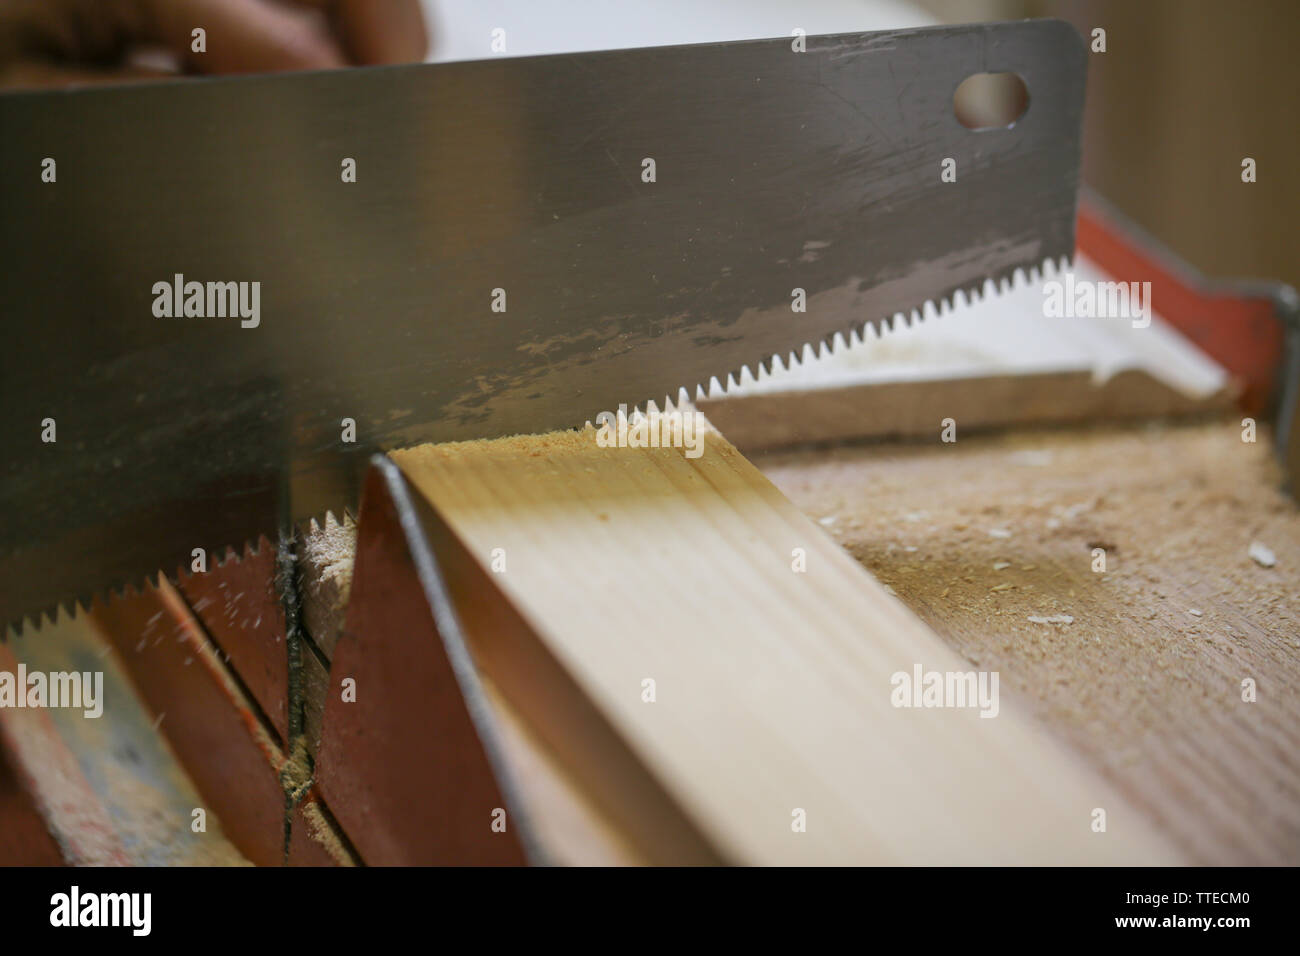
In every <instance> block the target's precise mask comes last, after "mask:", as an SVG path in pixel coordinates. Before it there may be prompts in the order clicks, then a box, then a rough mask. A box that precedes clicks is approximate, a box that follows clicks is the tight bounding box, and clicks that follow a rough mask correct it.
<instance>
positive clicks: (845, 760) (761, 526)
mask: <svg viewBox="0 0 1300 956" xmlns="http://www.w3.org/2000/svg"><path fill="white" fill-rule="evenodd" d="M704 449H705V450H704V454H703V455H702V456H701V457H699V458H697V459H690V458H687V457H685V456H684V455H683V453H682V451H680V450H678V449H673V448H663V449H626V448H600V447H598V446H597V444H596V442H595V440H594V432H592V431H591V430H587V431H584V432H577V433H562V434H559V433H557V434H552V435H546V436H534V437H527V438H516V439H505V440H498V441H492V442H469V443H457V444H449V445H437V446H422V447H420V448H416V449H410V450H407V451H403V452H396V453H394V455H393V457H394V459H395V460H396V461H397V462H398V464H399V465H400V466H401V467H402V469H403V471H404V473H405V474H406V475H407V477H408V479H409V480H410V481H411V482H412V484H413V485H414V486H415V487H416V488H417V489H418V490H419V491H420V492H421V493H422V494H423V495H424V496H425V497H426V498H427V499H428V500H429V502H430V503H431V504H432V505H433V507H434V508H435V509H436V510H437V511H438V513H439V514H440V515H441V516H442V517H444V518H445V519H446V521H447V522H448V524H449V525H450V527H451V528H452V529H453V530H454V531H455V533H456V534H457V535H458V536H459V538H460V539H461V540H462V541H463V542H464V543H465V546H466V548H467V549H468V550H469V552H470V553H471V554H472V555H474V556H475V558H476V559H477V560H478V561H479V562H481V564H482V566H483V567H484V568H490V567H491V566H492V562H493V557H494V552H495V554H496V556H497V558H498V559H499V558H501V557H504V559H505V562H506V569H505V571H504V572H503V573H495V574H494V577H495V579H496V581H497V582H498V584H499V586H500V588H501V589H502V590H503V591H504V592H505V593H506V594H507V595H509V597H510V598H511V600H512V601H513V603H514V604H515V606H516V607H517V608H518V609H519V611H520V613H521V614H522V615H523V616H524V618H525V619H526V620H527V621H528V622H529V624H530V625H531V626H532V628H533V629H534V630H535V631H536V633H537V634H538V635H540V636H541V638H542V640H543V642H544V644H545V648H546V649H547V651H548V652H549V653H550V654H551V655H552V656H553V659H554V661H555V662H556V663H557V664H558V665H559V667H560V668H561V669H562V670H563V671H564V673H565V674H566V675H567V676H568V677H569V678H570V679H571V680H572V682H573V685H575V686H576V687H577V688H579V689H580V691H581V693H583V694H584V695H585V696H586V697H587V698H588V700H589V701H590V702H591V704H592V705H593V706H594V707H595V708H596V710H597V711H598V713H599V714H600V715H601V716H602V717H603V718H604V719H605V720H608V721H609V722H610V723H611V724H612V725H613V726H614V727H615V728H616V729H617V731H618V732H619V734H620V736H621V738H622V740H623V741H624V742H625V743H626V746H627V748H628V750H629V751H630V753H631V754H632V755H633V756H634V757H635V759H636V760H637V761H639V762H640V763H641V764H642V765H644V766H645V767H646V768H647V769H648V770H649V772H650V773H652V774H653V776H654V777H655V779H656V780H658V781H659V782H660V783H661V784H662V785H663V786H664V787H665V788H666V790H667V791H668V792H669V793H670V794H671V796H672V798H673V799H674V800H676V801H677V802H678V804H679V805H680V807H681V808H682V810H683V812H684V813H685V814H686V816H687V817H688V818H689V819H690V820H692V821H693V822H694V823H695V824H696V825H697V826H698V827H699V828H700V831H701V832H702V833H704V834H705V835H706V836H707V838H708V839H709V840H710V842H711V844H712V845H713V846H714V848H715V849H716V850H717V852H718V853H719V854H720V855H721V856H722V857H723V858H724V859H727V860H730V861H735V862H742V863H760V864H768V863H1034V862H1038V863H1066V862H1073V863H1085V864H1100V863H1116V862H1130V863H1166V862H1174V861H1177V860H1178V859H1179V856H1178V854H1177V853H1176V852H1174V851H1173V850H1172V849H1171V848H1170V847H1169V846H1168V845H1167V844H1166V843H1165V842H1164V841H1163V840H1162V839H1161V838H1160V837H1159V836H1158V835H1157V834H1155V833H1154V832H1153V830H1152V828H1151V826H1150V823H1149V821H1148V820H1147V819H1146V818H1144V817H1143V816H1141V815H1140V814H1138V813H1137V812H1136V811H1134V810H1133V809H1132V808H1131V807H1129V806H1128V805H1127V804H1126V803H1125V802H1124V800H1123V799H1122V798H1121V797H1120V796H1119V795H1118V794H1117V793H1116V792H1115V791H1114V790H1113V789H1111V788H1110V787H1109V786H1108V785H1107V784H1106V783H1105V782H1104V781H1102V780H1101V779H1100V778H1099V777H1098V776H1096V775H1094V774H1093V773H1091V772H1090V771H1088V770H1087V769H1086V768H1085V767H1084V766H1083V765H1082V763H1081V762H1080V761H1078V760H1077V759H1075V758H1073V757H1072V756H1071V755H1070V754H1068V752H1067V751H1066V750H1065V749H1064V748H1062V747H1061V746H1060V745H1059V744H1058V743H1056V742H1054V741H1053V740H1051V739H1050V738H1049V737H1047V736H1046V735H1045V734H1043V733H1042V732H1040V731H1039V730H1038V729H1037V728H1036V727H1035V726H1034V725H1033V724H1032V723H1031V722H1029V721H1028V720H1026V719H1025V717H1024V715H1023V714H1021V713H1019V712H1017V710H1016V708H1015V707H1013V706H1011V705H1009V703H1008V702H1007V701H1005V700H1003V701H1002V703H1001V710H1000V712H999V714H998V716H997V717H996V718H995V719H991V720H986V719H981V718H980V717H979V715H978V713H977V712H976V711H975V710H974V709H971V708H948V709H940V708H933V709H911V708H897V707H894V706H893V705H892V704H891V690H892V689H893V688H892V686H891V676H892V675H893V674H895V673H896V672H900V671H901V672H907V673H911V672H912V669H913V666H914V665H915V664H920V665H921V666H923V667H924V669H925V670H927V671H931V670H936V671H968V670H970V665H969V664H968V663H967V662H966V661H964V660H962V659H961V658H960V657H959V656H957V655H956V654H954V653H953V652H952V650H951V649H950V648H948V647H947V646H946V645H945V644H944V643H943V642H942V641H941V640H939V639H938V638H937V637H936V636H935V635H934V634H933V633H932V632H931V631H930V629H929V628H928V627H926V626H925V625H924V624H922V623H921V622H920V621H919V620H918V619H917V618H916V617H915V616H914V615H913V614H912V613H910V612H909V611H908V610H907V609H906V608H905V607H904V606H903V605H902V604H901V603H900V602H898V601H897V600H896V599H895V598H893V597H891V596H890V595H889V594H888V593H887V592H886V591H885V589H884V588H883V587H882V586H881V585H880V584H879V583H878V582H877V581H876V580H875V579H873V578H872V577H871V576H870V575H869V574H867V573H866V572H865V571H864V570H863V569H862V568H861V566H859V565H858V564H857V563H856V562H855V561H853V559H852V558H851V557H849V556H848V555H847V554H845V553H844V552H843V551H842V550H841V549H840V548H839V547H838V546H837V545H836V544H835V543H834V542H833V541H832V540H831V539H830V538H829V537H828V536H827V535H826V534H825V533H824V532H823V531H822V530H821V529H819V528H818V527H816V526H815V525H813V524H812V523H811V522H810V521H809V520H808V519H807V518H806V517H805V516H804V515H802V514H801V513H800V512H799V511H798V510H797V509H796V508H795V507H794V506H793V505H792V504H791V503H790V502H789V501H788V500H786V499H785V498H784V497H783V496H782V495H781V493H780V492H778V491H777V490H776V489H775V488H774V487H773V486H772V485H771V484H770V483H769V482H768V481H767V480H766V479H765V478H764V477H763V476H762V475H761V474H760V473H759V472H758V471H757V470H756V469H755V468H754V467H753V466H752V465H751V464H750V463H749V462H748V461H746V460H745V459H744V458H743V457H742V456H741V455H740V454H739V453H738V452H736V450H735V449H734V448H733V447H732V446H731V445H729V444H728V443H727V442H726V441H725V439H723V438H722V437H721V435H719V434H718V433H717V432H716V431H713V430H711V429H709V430H707V431H706V433H705V443H704ZM496 549H500V550H499V551H498V550H496ZM795 549H802V551H803V553H804V554H805V556H806V567H807V570H806V572H804V573H798V572H796V571H795V570H793V568H792V559H793V558H792V555H793V554H794V552H795ZM479 663H480V666H484V664H483V661H482V660H480V662H479ZM484 669H485V671H487V674H488V677H489V678H492V679H494V680H495V675H494V674H493V673H492V671H491V669H490V668H488V667H486V666H484ZM645 679H653V680H654V681H655V682H656V683H655V687H656V700H655V702H654V703H647V702H645V701H644V700H643V696H642V695H643V687H644V685H643V681H644V680H645ZM498 686H499V687H501V689H502V691H503V692H504V691H505V687H504V686H501V685H500V683H499V682H498ZM557 693H558V691H557ZM539 696H542V695H541V694H539ZM512 703H513V704H515V705H516V706H518V702H517V701H512ZM521 714H522V716H523V717H524V718H525V719H527V720H529V721H532V720H533V719H535V717H536V716H537V715H536V714H535V713H532V712H528V711H527V710H525V709H523V708H521ZM1097 807H1102V808H1105V809H1106V810H1107V815H1108V831H1107V832H1105V833H1095V832H1093V831H1092V830H1091V828H1090V823H1091V820H1092V817H1091V814H1092V811H1093V809H1094V808H1097ZM800 809H801V810H803V811H805V812H806V815H807V828H806V832H795V831H794V829H793V827H792V820H793V814H794V811H796V810H800Z"/></svg>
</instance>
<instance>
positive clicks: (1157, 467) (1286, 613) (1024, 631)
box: [755, 420, 1300, 863]
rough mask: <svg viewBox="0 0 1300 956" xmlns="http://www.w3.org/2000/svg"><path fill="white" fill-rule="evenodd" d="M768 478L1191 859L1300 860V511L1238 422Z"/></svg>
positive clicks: (1265, 443)
mask: <svg viewBox="0 0 1300 956" xmlns="http://www.w3.org/2000/svg"><path fill="white" fill-rule="evenodd" d="M755 464H757V465H758V466H759V467H760V468H761V469H762V470H763V471H764V472H765V473H766V474H767V475H768V477H769V478H771V479H772V481H773V482H774V483H775V484H776V485H777V486H778V487H779V488H781V490H782V491H783V492H785V494H786V495H788V496H789V497H790V498H791V499H792V500H793V501H794V502H795V503H796V504H797V505H799V506H800V507H801V508H802V509H803V510H804V512H805V513H807V514H809V515H816V516H837V517H838V518H839V519H840V520H838V521H836V522H835V523H834V524H832V525H831V526H830V527H829V528H828V531H829V532H830V533H831V534H832V535H833V536H834V537H835V538H836V539H837V540H838V541H839V542H840V543H841V544H842V545H843V546H844V547H845V548H846V549H847V550H848V551H849V552H850V553H851V554H852V555H853V556H854V557H855V558H857V559H858V560H859V561H860V562H861V563H862V564H863V565H864V566H866V567H867V568H868V569H869V570H870V571H871V572H872V573H873V574H874V575H875V576H876V577H877V578H879V579H880V580H881V581H882V582H883V583H885V584H886V585H888V586H889V587H891V588H892V589H893V590H894V591H895V593H897V594H898V595H899V597H900V598H902V599H903V600H904V601H905V602H906V603H907V604H908V605H909V606H911V608H912V609H913V610H914V611H915V612H916V613H917V614H919V615H920V616H921V617H922V618H923V619H924V620H925V621H926V622H927V623H928V624H930V626H931V627H932V628H933V629H934V630H935V631H936V632H937V633H938V634H939V635H940V636H942V637H943V638H945V639H946V640H947V641H948V642H949V643H950V644H951V645H952V646H953V647H954V648H955V649H956V650H957V651H958V652H959V653H961V654H962V655H963V656H965V657H966V658H967V659H969V660H970V661H971V662H972V663H974V664H976V665H978V666H979V667H981V668H983V669H989V670H998V671H999V672H1000V673H1001V676H1002V686H1003V688H1004V692H1005V693H1011V694H1015V695H1016V696H1018V697H1020V698H1021V699H1022V702H1025V703H1027V704H1028V705H1029V706H1030V707H1032V709H1033V710H1034V711H1035V712H1036V713H1037V714H1038V716H1039V717H1040V718H1041V719H1042V720H1043V721H1044V722H1045V723H1046V724H1047V725H1048V726H1049V727H1051V728H1052V729H1053V730H1054V731H1055V732H1056V733H1057V734H1059V735H1060V736H1062V737H1064V738H1065V739H1066V740H1068V741H1069V743H1070V744H1071V745H1072V746H1074V747H1076V748H1078V749H1079V750H1080V751H1081V752H1082V753H1083V754H1084V755H1085V756H1086V758H1087V759H1089V760H1090V761H1091V762H1092V763H1093V764H1094V765H1096V766H1098V767H1099V768H1100V769H1101V770H1102V772H1103V773H1105V774H1106V775H1107V776H1108V777H1109V778H1110V779H1111V780H1112V781H1114V782H1115V783H1116V784H1117V785H1119V786H1120V787H1121V789H1123V790H1124V791H1125V792H1126V793H1128V794H1129V795H1130V797H1132V798H1133V799H1134V800H1135V802H1137V803H1138V804H1139V805H1141V806H1142V807H1143V809H1144V810H1145V811H1146V812H1147V813H1148V814H1149V815H1150V816H1151V817H1153V818H1154V819H1156V820H1157V821H1158V822H1160V823H1161V824H1163V825H1164V827H1165V828H1166V829H1167V831H1168V832H1170V834H1171V835H1172V836H1174V837H1175V839H1177V840H1178V842H1179V843H1180V844H1181V845H1182V846H1183V847H1184V849H1186V850H1187V851H1188V852H1189V853H1190V854H1192V855H1193V857H1194V858H1198V859H1201V860H1204V861H1205V862H1210V863H1257V862H1271V863H1296V862H1300V701H1298V699H1297V690H1300V512H1298V511H1297V508H1296V506H1295V504H1294V503H1292V502H1291V501H1290V500H1289V499H1287V498H1286V497H1285V496H1284V495H1283V494H1282V493H1281V492H1280V491H1279V490H1278V488H1279V485H1280V475H1279V472H1278V469H1277V467H1276V465H1275V463H1274V462H1273V460H1272V457H1271V453H1270V445H1269V438H1268V437H1267V436H1265V435H1263V434H1261V435H1260V437H1259V442H1258V443H1256V444H1247V443H1243V442H1242V441H1241V431H1240V425H1239V422H1236V421H1233V420H1229V421H1222V422H1220V421H1216V422H1211V423H1199V424H1195V425H1191V426H1182V427H1174V426H1153V427H1139V428H1107V429H1095V430H1086V431H1056V432H1049V431H1042V432H1031V433H1025V434H1019V435H1006V436H1000V437H987V438H966V439H962V440H961V441H960V442H959V443H957V444H954V445H945V446H942V447H935V446H921V445H912V446H899V445H873V446H861V447H841V448H836V449H831V450H816V451H804V452H794V453H784V454H769V455H765V456H760V457H758V458H756V459H755ZM916 514H925V515H926V516H927V517H926V518H925V520H923V521H919V522H918V521H915V520H910V516H913V515H916ZM990 529H993V530H996V531H998V532H1005V534H996V535H994V534H992V533H991V530H990ZM1252 541H1267V542H1269V547H1270V550H1271V552H1272V554H1271V556H1272V557H1273V558H1274V559H1275V564H1274V565H1273V566H1270V567H1267V568H1266V567H1264V566H1262V564H1261V563H1260V562H1258V558H1256V557H1255V556H1254V553H1253V552H1251V550H1250V545H1251V542H1252ZM1096 549H1102V551H1104V559H1105V571H1099V570H1098V571H1094V566H1095V565H1096V562H1097V561H1098V557H1099V552H1098V551H1097V550H1096ZM1256 550H1257V549H1256ZM1096 566H1099V565H1096ZM1188 608H1195V609H1196V610H1197V611H1199V612H1200V613H1199V614H1197V615H1193V614H1189V613H1188V611H1187V609H1188ZM1066 618H1069V623H1068V625H1067V624H1066V623H1065V619H1066ZM1040 622H1044V623H1040ZM1045 622H1053V623H1051V624H1045ZM1056 622H1059V623H1056ZM1247 678H1249V679H1252V680H1254V681H1255V682H1256V683H1257V687H1258V695H1259V697H1258V700H1257V701H1256V702H1254V703H1246V702H1244V701H1243V699H1242V696H1243V687H1242V682H1243V680H1245V679H1247Z"/></svg>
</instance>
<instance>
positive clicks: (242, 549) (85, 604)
mask: <svg viewBox="0 0 1300 956" xmlns="http://www.w3.org/2000/svg"><path fill="white" fill-rule="evenodd" d="M339 513H340V514H342V515H343V518H342V520H340V519H339V518H338V517H337V516H336V515H335V513H334V511H333V510H326V511H324V512H323V513H321V514H320V515H315V516H312V517H310V518H307V519H304V520H302V521H299V522H296V523H295V524H294V525H293V530H294V532H295V533H296V535H297V536H302V535H304V534H306V533H307V532H309V531H311V530H314V529H321V528H331V527H343V526H347V525H355V524H356V518H355V517H354V516H353V514H352V512H351V510H349V509H347V508H343V509H340V512H339ZM275 547H276V544H275V543H274V542H273V541H272V540H271V539H270V538H269V537H267V536H266V535H264V534H261V535H258V536H257V537H256V538H254V539H253V540H252V541H245V542H244V543H243V544H242V545H240V546H238V547H236V546H235V545H230V544H227V545H224V546H218V547H212V548H207V549H205V550H206V551H207V553H208V560H209V562H210V564H209V571H211V570H214V569H216V568H224V567H227V566H228V565H229V564H230V563H231V562H235V563H236V564H241V563H243V562H244V561H246V560H248V559H250V558H252V557H255V556H258V555H260V554H261V553H262V551H263V549H264V548H271V549H274V548H275ZM198 573H203V572H195V571H191V570H190V568H189V565H188V564H181V565H180V566H178V567H177V568H176V570H175V571H174V572H173V573H171V574H168V575H165V576H166V577H167V579H168V580H169V581H172V582H173V583H177V584H179V583H180V582H181V581H183V580H188V579H190V578H193V577H195V576H196V574H198ZM163 577H164V574H163V572H162V571H161V570H155V571H150V572H148V573H146V574H145V575H144V576H143V577H142V579H141V580H140V581H138V582H136V581H130V580H125V581H123V580H117V581H111V582H109V584H108V585H106V586H105V587H104V588H102V589H100V590H98V591H93V592H90V593H87V594H78V595H76V596H75V597H73V598H70V599H69V600H67V601H60V602H58V603H57V604H54V605H52V606H51V607H47V608H41V609H40V610H37V611H33V612H31V613H29V614H25V615H23V616H22V617H21V618H19V619H18V620H16V621H7V622H4V624H3V625H0V642H7V641H8V639H9V637H10V635H13V636H15V637H21V636H23V635H24V634H31V633H36V634H39V633H40V632H41V631H42V630H43V629H44V628H45V627H46V626H54V625H56V624H58V622H59V620H60V615H65V614H66V615H68V616H69V617H76V616H77V615H80V614H90V613H93V612H94V611H95V609H96V608H100V607H106V606H108V605H109V604H111V603H112V602H114V601H120V600H125V599H128V598H132V597H139V596H140V595H142V594H144V593H145V592H146V591H150V590H157V589H158V587H160V586H161V583H162V578H163Z"/></svg>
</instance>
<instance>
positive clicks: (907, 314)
mask: <svg viewBox="0 0 1300 956" xmlns="http://www.w3.org/2000/svg"><path fill="white" fill-rule="evenodd" d="M1072 259H1073V257H1072V256H1070V255H1062V256H1060V257H1059V258H1053V257H1050V256H1049V257H1047V258H1045V259H1043V261H1042V262H1040V263H1036V264H1030V265H1017V266H1012V267H1011V268H1010V269H1007V270H1004V271H1003V272H1000V273H995V274H994V275H991V276H985V277H984V278H982V279H977V280H974V281H973V282H971V283H970V284H969V285H966V286H959V287H958V288H955V289H952V290H949V291H948V292H945V293H943V294H941V295H939V296H936V297H934V298H930V299H926V300H925V301H923V302H921V303H919V304H918V305H916V306H915V307H913V308H912V309H909V310H907V311H904V312H896V313H894V314H892V315H883V316H877V317H875V318H870V319H866V320H862V321H859V322H852V323H850V324H849V327H848V328H847V329H846V330H844V331H843V332H832V333H830V334H829V335H826V336H823V337H822V338H821V339H820V340H813V341H810V342H806V343H804V345H803V346H802V348H799V349H796V350H792V351H791V352H789V353H788V356H787V359H786V361H785V363H784V368H782V361H781V356H780V355H779V354H775V355H773V356H772V357H771V358H768V359H761V360H760V362H759V364H760V365H761V367H762V369H763V371H765V372H766V373H767V374H768V375H771V374H772V371H773V368H774V367H775V368H776V369H777V370H778V371H791V370H793V369H796V368H798V367H800V365H802V364H803V363H805V362H809V361H816V360H817V359H819V358H824V357H825V356H826V355H828V354H831V355H833V354H835V353H836V351H837V350H838V348H841V347H856V346H859V345H862V344H863V343H864V342H866V341H868V340H872V339H881V338H884V337H885V336H886V335H888V334H890V333H891V332H898V331H901V330H903V329H908V328H915V327H916V326H918V325H925V324H927V323H928V322H930V321H931V320H932V319H938V318H942V317H946V316H947V315H949V314H950V313H953V312H956V311H957V310H958V307H959V306H967V305H974V304H975V303H977V302H981V301H985V300H987V299H989V298H990V297H991V296H993V295H1006V294H1007V293H1009V292H1011V291H1013V290H1015V289H1018V288H1021V287H1023V286H1026V285H1036V284H1038V283H1041V282H1043V281H1045V280H1047V279H1050V278H1053V277H1055V276H1057V275H1060V274H1061V273H1063V272H1066V271H1068V270H1069V268H1070V265H1071V262H1072ZM742 368H747V366H743V367H742ZM738 379H739V380H742V381H743V376H740V375H737V374H736V373H732V374H729V375H727V376H726V379H725V382H726V384H725V385H723V384H722V383H720V382H719V381H718V379H717V378H711V379H709V388H708V389H707V391H706V392H705V393H703V394H700V392H699V390H698V389H697V397H698V398H699V399H700V400H705V399H711V398H721V397H723V396H725V395H726V394H727V393H728V392H729V391H730V390H731V389H732V388H734V387H735V386H736V384H737V380H738Z"/></svg>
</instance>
